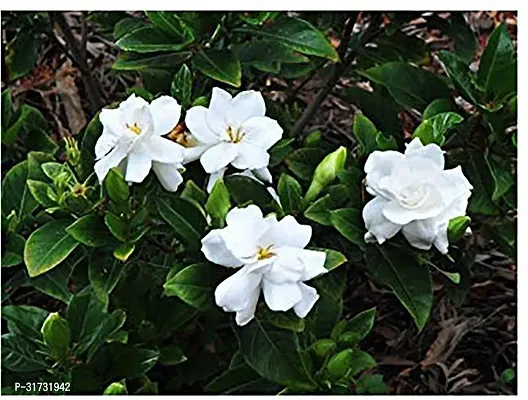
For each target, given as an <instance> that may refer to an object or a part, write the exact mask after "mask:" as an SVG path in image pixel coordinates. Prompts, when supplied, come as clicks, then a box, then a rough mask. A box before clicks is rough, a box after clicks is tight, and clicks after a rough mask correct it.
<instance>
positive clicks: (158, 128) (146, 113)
mask: <svg viewBox="0 0 528 400" xmlns="http://www.w3.org/2000/svg"><path fill="white" fill-rule="evenodd" d="M180 113H181V107H180V105H179V104H178V102H177V101H176V100H175V99H173V98H172V97H169V96H162V97H160V98H158V99H156V100H154V101H153V102H152V103H150V104H148V103H147V102H146V101H145V100H143V99H142V98H141V97H136V96H135V95H134V94H132V95H131V96H130V97H129V98H128V99H127V100H126V101H124V102H122V103H121V104H120V105H119V107H118V108H117V109H113V110H111V109H103V110H102V111H101V113H100V115H99V120H100V121H101V123H102V124H103V134H102V135H101V137H100V138H99V140H97V143H96V144H95V155H96V158H97V160H98V161H97V162H96V163H95V173H96V174H97V177H98V178H99V181H100V182H102V181H103V180H104V178H105V176H106V174H107V173H108V171H109V170H110V169H111V168H113V167H117V166H120V167H121V168H123V169H124V170H126V173H125V180H126V181H127V182H142V181H143V180H144V179H145V178H146V177H147V175H148V173H149V171H150V168H151V167H152V169H153V170H154V172H155V173H156V175H157V176H158V179H159V181H160V182H161V184H162V185H163V187H164V188H165V189H167V190H169V191H171V192H174V191H176V189H177V188H178V186H179V184H180V183H181V182H182V181H183V178H182V176H181V174H180V171H182V170H183V166H182V162H183V147H182V146H180V145H179V144H177V143H174V142H172V141H170V140H169V139H165V138H162V137H161V136H162V135H165V134H167V133H169V132H170V131H171V130H172V129H173V128H174V127H175V126H176V124H177V123H178V120H179V119H180Z"/></svg>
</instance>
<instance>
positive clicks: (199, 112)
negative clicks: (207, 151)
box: [185, 106, 219, 144]
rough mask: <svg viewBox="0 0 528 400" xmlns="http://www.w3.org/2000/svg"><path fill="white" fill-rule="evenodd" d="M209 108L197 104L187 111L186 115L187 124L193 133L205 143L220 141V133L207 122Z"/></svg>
mask: <svg viewBox="0 0 528 400" xmlns="http://www.w3.org/2000/svg"><path fill="white" fill-rule="evenodd" d="M207 115H208V111H207V108H205V107H202V106H195V107H193V108H191V109H190V110H189V111H187V114H186V115H185V126H187V129H189V131H190V132H191V134H192V135H193V136H194V137H195V138H196V139H197V140H198V141H199V142H201V143H203V144H213V143H216V142H218V140H219V138H218V135H217V134H216V133H215V132H213V131H212V130H211V128H210V127H209V125H208V124H207Z"/></svg>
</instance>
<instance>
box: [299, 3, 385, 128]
mask: <svg viewBox="0 0 528 400" xmlns="http://www.w3.org/2000/svg"><path fill="white" fill-rule="evenodd" d="M358 14H359V13H354V14H353V15H352V16H351V17H350V18H349V19H348V20H347V22H346V25H345V28H344V29H343V36H342V39H341V43H339V47H338V49H337V53H338V54H339V57H340V59H341V62H340V63H338V64H334V67H333V71H332V72H331V73H330V75H329V76H328V79H327V80H326V82H325V84H324V86H323V88H322V89H321V91H320V92H319V93H318V94H317V96H316V97H315V100H314V101H313V102H312V103H311V104H310V105H309V106H308V108H306V110H304V113H303V114H302V115H301V118H299V120H298V121H297V122H296V123H295V125H294V126H293V128H292V130H291V132H290V137H295V136H297V135H298V134H300V133H301V132H302V131H303V129H304V128H305V126H306V125H307V124H308V122H309V121H310V120H311V119H312V117H313V115H314V114H315V112H316V111H317V109H318V108H319V106H320V105H321V104H322V103H323V101H324V100H325V99H326V97H327V96H328V94H329V93H330V92H331V91H332V89H333V88H334V86H335V85H336V83H337V82H338V80H339V78H341V75H343V73H344V72H345V71H346V69H347V68H348V66H349V65H350V63H351V62H352V61H353V60H354V58H355V57H356V51H355V50H354V49H353V50H352V51H351V52H350V53H349V55H348V56H347V57H345V55H346V51H347V49H348V44H349V42H350V38H351V36H352V30H353V28H354V24H355V22H356V19H357V16H358ZM380 18H381V15H376V16H375V17H373V18H372V20H371V22H370V24H369V26H368V27H367V29H366V31H365V32H363V33H362V34H361V38H360V40H358V41H357V43H358V45H357V46H356V48H359V47H360V46H362V45H363V44H365V43H366V42H367V41H369V40H370V39H371V38H372V37H373V36H374V33H375V32H376V31H375V29H376V28H377V27H378V25H379V21H380Z"/></svg>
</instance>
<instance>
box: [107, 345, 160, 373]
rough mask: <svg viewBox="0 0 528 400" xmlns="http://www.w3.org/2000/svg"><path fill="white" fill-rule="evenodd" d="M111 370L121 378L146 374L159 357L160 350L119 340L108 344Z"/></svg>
mask: <svg viewBox="0 0 528 400" xmlns="http://www.w3.org/2000/svg"><path fill="white" fill-rule="evenodd" d="M108 353H109V357H110V361H109V366H108V368H109V370H111V371H112V374H113V375H114V376H117V377H120V378H134V377H138V376H141V375H143V374H145V373H146V372H147V371H149V370H150V369H151V368H152V367H153V366H154V365H156V363H157V361H158V358H159V351H157V350H153V349H145V348H141V347H136V346H132V345H130V344H124V343H119V342H112V343H110V344H109V345H108Z"/></svg>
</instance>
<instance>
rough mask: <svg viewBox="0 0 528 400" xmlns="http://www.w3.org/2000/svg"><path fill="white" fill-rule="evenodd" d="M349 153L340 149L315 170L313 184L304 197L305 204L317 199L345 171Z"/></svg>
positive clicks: (342, 148)
mask: <svg viewBox="0 0 528 400" xmlns="http://www.w3.org/2000/svg"><path fill="white" fill-rule="evenodd" d="M346 157H347V151H346V149H345V148H344V147H340V148H338V149H337V150H335V151H334V152H332V153H330V154H328V155H327V156H326V157H325V158H324V159H323V161H321V163H320V164H319V165H318V166H317V168H316V169H315V172H314V175H313V179H312V183H311V184H310V187H309V188H308V191H307V192H306V195H305V196H304V201H305V202H310V201H312V200H313V199H315V198H316V197H317V196H318V195H319V193H321V191H322V190H323V189H324V188H325V187H327V186H328V185H329V184H330V183H331V182H332V181H333V180H334V179H335V178H337V175H338V174H339V173H340V172H341V171H342V170H343V169H344V167H345V162H346Z"/></svg>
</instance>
